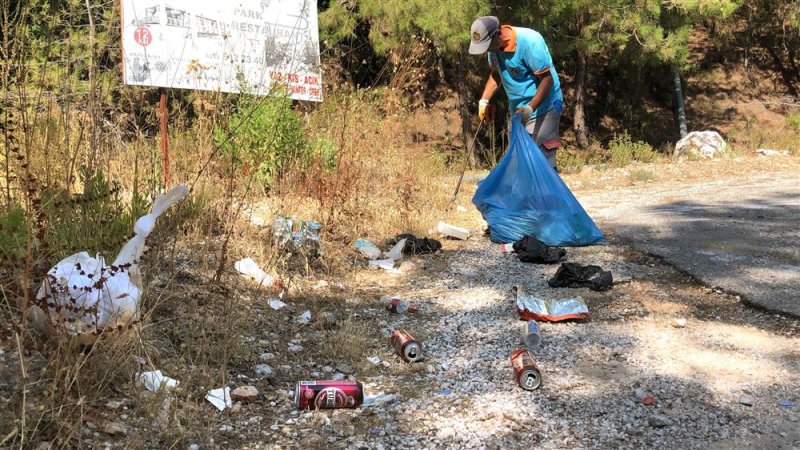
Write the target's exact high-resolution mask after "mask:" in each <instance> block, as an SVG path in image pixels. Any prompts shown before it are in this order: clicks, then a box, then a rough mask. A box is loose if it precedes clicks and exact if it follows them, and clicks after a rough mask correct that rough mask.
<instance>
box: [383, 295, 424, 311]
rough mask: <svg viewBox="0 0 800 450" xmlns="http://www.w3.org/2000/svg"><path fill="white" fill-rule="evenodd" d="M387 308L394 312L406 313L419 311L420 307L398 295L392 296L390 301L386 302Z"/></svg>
mask: <svg viewBox="0 0 800 450" xmlns="http://www.w3.org/2000/svg"><path fill="white" fill-rule="evenodd" d="M386 310H387V311H389V312H393V313H400V314H402V313H404V312H406V311H408V312H410V313H415V312H418V311H419V307H418V306H417V305H410V304H408V302H406V301H404V300H401V299H399V298H397V297H394V298H392V299H391V300H389V303H387V304H386Z"/></svg>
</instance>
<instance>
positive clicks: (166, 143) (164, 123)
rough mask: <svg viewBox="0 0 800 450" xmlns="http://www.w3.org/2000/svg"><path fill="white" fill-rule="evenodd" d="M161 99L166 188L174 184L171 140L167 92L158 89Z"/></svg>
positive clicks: (164, 181)
mask: <svg viewBox="0 0 800 450" xmlns="http://www.w3.org/2000/svg"><path fill="white" fill-rule="evenodd" d="M158 92H159V94H161V99H160V101H159V106H160V108H159V109H160V110H161V114H160V115H161V117H160V122H161V123H160V126H159V128H160V130H161V169H162V179H163V183H164V188H167V187H168V186H170V185H171V184H172V182H171V180H170V175H169V138H168V137H167V90H166V89H164V88H163V87H162V88H158Z"/></svg>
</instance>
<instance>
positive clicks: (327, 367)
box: [322, 366, 333, 373]
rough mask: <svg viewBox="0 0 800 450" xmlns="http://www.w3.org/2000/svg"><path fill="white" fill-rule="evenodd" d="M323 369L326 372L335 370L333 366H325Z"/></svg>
mask: <svg viewBox="0 0 800 450" xmlns="http://www.w3.org/2000/svg"><path fill="white" fill-rule="evenodd" d="M322 371H323V372H325V373H331V372H333V367H331V366H325V367H323V368H322Z"/></svg>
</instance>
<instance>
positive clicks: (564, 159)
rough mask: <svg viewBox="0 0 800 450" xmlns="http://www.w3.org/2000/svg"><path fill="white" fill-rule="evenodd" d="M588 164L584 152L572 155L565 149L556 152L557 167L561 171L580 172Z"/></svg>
mask: <svg viewBox="0 0 800 450" xmlns="http://www.w3.org/2000/svg"><path fill="white" fill-rule="evenodd" d="M584 165H586V157H585V156H584V155H582V154H577V155H572V154H569V153H567V152H565V151H563V150H561V151H559V152H558V153H556V167H558V170H559V172H561V173H578V172H580V171H581V170H582V169H583V166H584Z"/></svg>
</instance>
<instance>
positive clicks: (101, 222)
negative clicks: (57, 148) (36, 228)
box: [42, 167, 148, 256]
mask: <svg viewBox="0 0 800 450" xmlns="http://www.w3.org/2000/svg"><path fill="white" fill-rule="evenodd" d="M80 181H81V184H82V185H83V192H82V193H79V194H73V195H69V194H68V193H66V192H65V191H45V192H44V193H43V197H44V202H43V208H42V209H43V213H44V216H45V221H46V229H45V241H46V244H47V247H48V248H49V250H50V252H52V253H53V254H55V255H59V256H64V255H67V254H71V253H75V252H78V251H82V250H85V251H88V252H89V253H90V254H93V253H103V254H105V255H109V256H113V255H115V252H117V251H118V250H119V249H120V248H121V247H122V244H124V242H125V241H127V240H128V239H129V238H130V236H131V233H132V231H133V224H134V221H135V220H136V219H137V218H138V217H139V216H142V215H144V214H145V213H146V211H147V206H148V202H147V201H146V200H145V198H144V197H143V196H141V195H140V193H139V192H138V191H136V190H134V192H133V193H132V198H131V200H130V202H129V203H127V202H125V201H124V200H123V197H122V192H121V189H120V186H119V184H118V183H114V182H111V181H109V180H107V179H106V177H105V176H104V175H103V172H101V171H99V170H98V171H95V172H93V171H90V170H89V169H87V168H86V167H83V168H81V170H80Z"/></svg>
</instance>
